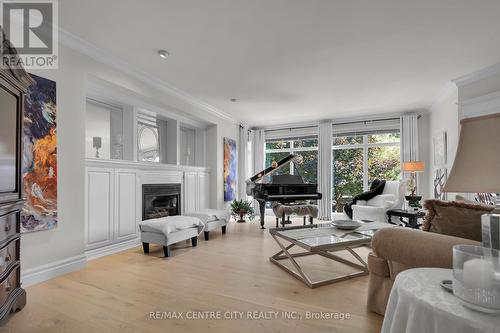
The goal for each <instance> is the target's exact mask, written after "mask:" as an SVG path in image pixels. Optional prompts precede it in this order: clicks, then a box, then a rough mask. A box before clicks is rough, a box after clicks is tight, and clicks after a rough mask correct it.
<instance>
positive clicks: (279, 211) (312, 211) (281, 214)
mask: <svg viewBox="0 0 500 333" xmlns="http://www.w3.org/2000/svg"><path fill="white" fill-rule="evenodd" d="M273 212H274V215H275V216H276V228H278V227H279V225H278V224H279V219H281V226H282V227H284V226H285V223H287V222H288V223H290V216H291V215H294V216H303V217H304V225H305V224H306V217H309V223H310V224H312V223H313V219H314V218H317V217H318V206H317V205H312V204H305V205H284V204H279V203H278V204H275V205H273ZM287 216H288V220H286V217H287Z"/></svg>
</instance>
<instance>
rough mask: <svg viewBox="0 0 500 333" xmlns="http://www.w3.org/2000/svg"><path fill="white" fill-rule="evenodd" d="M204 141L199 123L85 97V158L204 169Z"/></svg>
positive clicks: (203, 133) (101, 99)
mask: <svg viewBox="0 0 500 333" xmlns="http://www.w3.org/2000/svg"><path fill="white" fill-rule="evenodd" d="M166 114H168V113H167V112H166ZM96 140H97V143H98V145H99V146H100V148H99V149H98V150H99V155H98V157H97V154H96V147H95V146H96ZM205 140H206V137H205V128H204V124H202V123H200V124H199V125H198V124H197V122H196V121H193V122H191V121H189V120H182V121H181V120H179V119H176V118H174V117H171V116H170V115H165V114H159V113H158V112H153V111H149V110H147V109H144V108H140V107H134V106H132V105H126V104H120V103H117V102H114V101H113V102H112V101H110V100H107V99H103V98H99V99H98V98H91V97H88V98H87V106H86V134H85V141H86V143H85V144H86V158H89V159H95V158H99V159H102V160H112V159H115V160H130V161H135V162H145V163H158V164H170V165H182V166H198V167H205V166H206V163H205V158H206V157H205Z"/></svg>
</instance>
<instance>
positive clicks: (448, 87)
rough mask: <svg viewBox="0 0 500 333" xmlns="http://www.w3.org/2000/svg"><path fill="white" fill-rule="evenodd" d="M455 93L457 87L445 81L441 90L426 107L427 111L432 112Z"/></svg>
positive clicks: (452, 82)
mask: <svg viewBox="0 0 500 333" xmlns="http://www.w3.org/2000/svg"><path fill="white" fill-rule="evenodd" d="M456 91H457V85H456V83H455V82H454V81H447V82H446V83H445V84H444V85H443V86H442V87H441V89H440V90H439V91H438V92H437V93H436V95H434V98H432V100H431V101H430V103H429V104H428V105H427V109H428V110H429V111H431V112H432V110H433V109H435V108H436V106H437V105H438V104H439V103H441V102H442V101H444V100H445V99H446V98H448V97H449V96H450V95H451V94H453V93H455V92H456Z"/></svg>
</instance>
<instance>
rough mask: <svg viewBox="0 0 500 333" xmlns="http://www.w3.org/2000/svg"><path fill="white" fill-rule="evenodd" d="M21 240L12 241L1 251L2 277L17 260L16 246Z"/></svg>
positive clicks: (0, 267) (0, 270)
mask: <svg viewBox="0 0 500 333" xmlns="http://www.w3.org/2000/svg"><path fill="white" fill-rule="evenodd" d="M17 242H19V239H16V240H11V241H10V242H9V243H8V244H7V245H6V246H5V247H4V248H2V249H0V276H1V275H3V274H2V273H3V272H5V271H6V270H7V269H8V268H9V267H10V266H11V265H12V264H13V263H14V262H15V261H16V260H18V259H19V258H16V246H17Z"/></svg>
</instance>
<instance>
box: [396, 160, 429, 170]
mask: <svg viewBox="0 0 500 333" xmlns="http://www.w3.org/2000/svg"><path fill="white" fill-rule="evenodd" d="M402 168H403V171H406V172H422V171H424V170H425V163H424V161H409V162H403V167H402Z"/></svg>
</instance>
